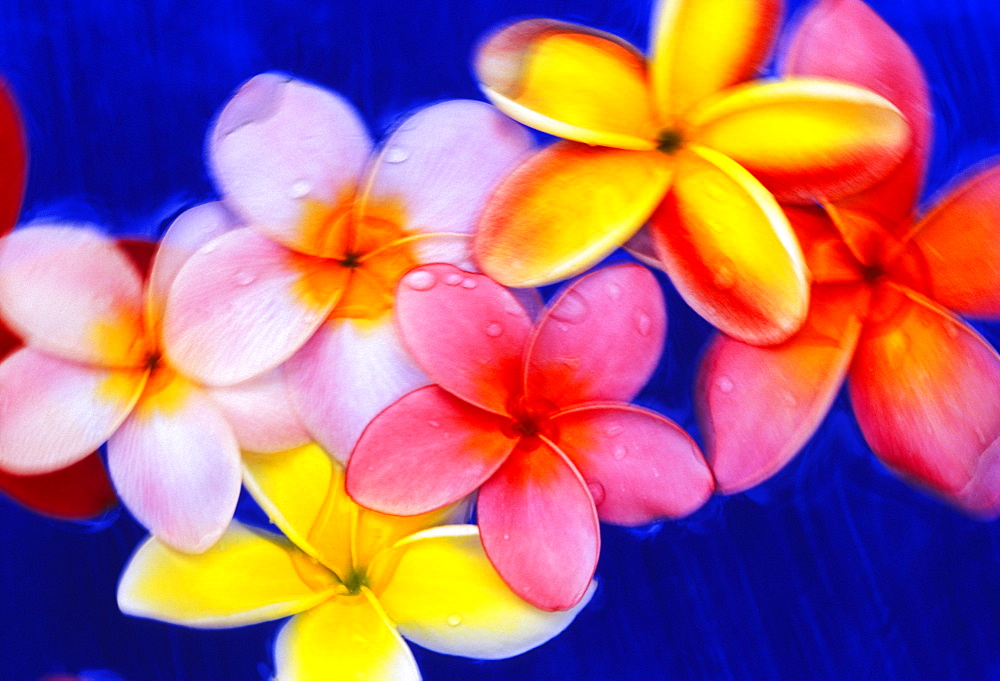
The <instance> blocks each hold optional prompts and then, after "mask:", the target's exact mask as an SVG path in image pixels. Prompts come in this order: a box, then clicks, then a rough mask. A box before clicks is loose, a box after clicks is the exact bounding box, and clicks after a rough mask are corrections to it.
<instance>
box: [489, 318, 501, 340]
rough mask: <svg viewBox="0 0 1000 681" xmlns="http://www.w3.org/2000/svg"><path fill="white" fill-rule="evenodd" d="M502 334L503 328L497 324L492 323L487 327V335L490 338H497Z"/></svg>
mask: <svg viewBox="0 0 1000 681" xmlns="http://www.w3.org/2000/svg"><path fill="white" fill-rule="evenodd" d="M502 334H503V327H502V326H501V325H500V324H499V323H497V322H492V323H490V324H489V325H488V326H487V327H486V335H487V336H489V337H490V338H497V337H498V336H500V335H502Z"/></svg>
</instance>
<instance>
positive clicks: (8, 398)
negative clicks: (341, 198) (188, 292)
mask: <svg viewBox="0 0 1000 681" xmlns="http://www.w3.org/2000/svg"><path fill="white" fill-rule="evenodd" d="M199 218H200V219H199V220H190V219H185V218H181V219H179V220H177V221H176V222H175V223H174V225H173V226H172V227H171V229H170V230H169V231H168V232H167V234H166V235H165V237H164V240H163V243H162V245H161V246H160V248H159V250H158V252H157V255H156V256H155V258H154V261H153V264H152V268H151V272H150V275H149V277H148V279H147V280H145V281H144V280H143V278H142V276H141V275H140V273H139V272H138V271H137V270H136V268H135V266H134V265H133V264H132V262H131V261H130V260H129V258H128V256H127V255H126V254H125V252H124V251H123V250H121V249H120V248H119V247H118V246H117V245H116V243H115V241H114V240H113V239H111V238H110V237H108V236H106V235H104V234H102V233H101V232H99V231H97V230H95V229H93V228H89V227H86V226H80V225H64V224H39V225H35V226H29V227H27V228H25V229H21V230H19V231H16V232H14V233H13V234H11V235H10V236H7V237H5V238H4V239H3V241H2V242H0V311H2V313H3V315H4V319H5V321H6V322H7V323H8V324H9V325H10V326H11V328H13V329H14V330H15V331H16V332H17V333H18V334H20V335H21V336H22V337H23V338H24V339H25V347H24V348H22V349H20V350H18V351H17V352H15V353H13V354H12V355H10V356H9V357H8V358H7V359H5V360H4V361H3V362H2V363H0V422H2V423H3V429H2V430H0V467H2V468H4V469H6V470H9V471H12V472H15V473H23V474H37V473H45V472H49V471H55V470H60V469H63V468H66V467H67V466H70V465H72V464H74V463H75V462H77V461H80V460H81V459H83V458H84V457H85V456H87V455H88V454H89V453H91V452H92V451H93V450H94V449H95V448H96V447H98V446H100V445H101V444H102V443H104V442H105V441H106V442H107V443H108V448H107V449H108V464H109V469H110V472H111V478H112V480H113V481H114V483H115V487H116V488H117V490H118V494H119V496H120V497H121V498H122V501H124V502H125V504H126V505H127V506H128V508H129V509H130V510H131V511H132V513H133V514H134V515H135V517H136V519H137V520H138V521H139V522H141V523H142V524H143V525H145V526H146V527H148V528H149V529H150V530H151V531H152V532H153V533H154V534H156V535H157V536H158V537H159V538H160V539H162V540H163V541H164V542H166V543H168V544H170V545H171V546H174V547H176V548H178V549H180V550H184V551H190V552H199V551H204V550H205V549H207V548H208V547H210V546H211V545H212V544H214V543H215V541H216V540H218V538H219V537H220V536H221V535H222V533H223V531H224V530H225V529H226V526H227V525H228V523H229V521H230V520H231V519H232V516H233V511H234V510H235V508H236V501H237V498H238V496H239V490H240V448H241V446H242V447H243V448H244V449H248V450H253V451H259V452H268V451H279V450H283V449H288V448H289V447H292V446H296V445H300V444H302V443H303V442H306V441H308V435H307V434H306V433H305V431H304V429H303V428H302V426H301V424H300V423H299V421H298V419H297V418H296V417H295V414H294V412H293V410H292V409H291V407H290V404H289V403H288V400H287V397H286V392H285V386H284V381H283V378H282V376H281V375H280V373H278V372H272V373H270V374H268V375H263V376H261V377H259V378H257V379H255V380H254V381H252V382H247V383H244V384H241V385H238V386H233V387H232V388H229V389H227V390H207V389H205V388H204V387H203V386H201V385H199V384H198V382H197V381H196V380H193V379H191V378H190V377H188V376H186V375H185V374H184V373H183V372H180V371H178V370H177V368H176V367H175V366H173V365H172V364H171V363H170V362H169V361H168V360H166V359H165V357H164V355H165V350H166V349H167V347H166V346H165V344H164V341H163V338H162V337H161V334H160V319H161V316H162V309H163V299H164V293H165V291H166V290H167V288H168V287H169V285H170V282H171V281H172V279H173V276H174V275H175V274H176V272H177V270H178V269H179V267H180V266H181V264H182V263H183V262H184V260H185V259H186V258H187V257H189V256H190V254H191V253H192V252H193V251H194V250H196V249H197V248H198V247H199V246H200V245H201V243H203V242H204V239H205V238H207V237H208V236H210V235H211V231H210V230H208V231H206V229H205V227H206V225H215V228H216V229H217V230H219V231H222V230H224V229H226V223H227V218H226V213H225V210H224V209H223V208H222V207H221V206H219V205H218V204H215V205H206V206H203V207H202V208H201V209H200V215H199Z"/></svg>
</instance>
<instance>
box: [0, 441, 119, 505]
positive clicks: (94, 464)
mask: <svg viewBox="0 0 1000 681" xmlns="http://www.w3.org/2000/svg"><path fill="white" fill-rule="evenodd" d="M0 491H2V492H3V493H4V494H6V495H7V496H9V497H10V498H11V499H13V500H14V501H16V502H17V503H19V504H21V505H22V506H24V507H25V508H28V509H31V510H32V511H34V512H36V513H41V514H42V515H47V516H50V517H52V518H59V519H60V520H86V519H87V518H93V517H95V516H98V515H101V514H102V513H104V512H105V511H107V510H108V509H109V508H111V507H112V506H114V505H116V504H117V503H118V497H117V495H115V490H114V488H113V487H112V486H111V481H110V480H109V479H108V473H107V471H106V470H105V468H104V463H103V462H102V461H101V457H100V456H99V455H98V454H97V453H96V452H95V453H94V454H91V455H90V456H88V457H86V458H84V459H81V460H80V461H77V462H76V463H75V464H73V465H72V466H68V467H67V468H63V469H61V470H58V471H54V472H52V473H43V474H42V475H12V474H10V473H4V472H3V471H0Z"/></svg>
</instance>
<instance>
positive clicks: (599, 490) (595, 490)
mask: <svg viewBox="0 0 1000 681" xmlns="http://www.w3.org/2000/svg"><path fill="white" fill-rule="evenodd" d="M587 489H589V490H590V496H591V497H592V498H593V500H594V506H600V505H601V503H602V502H603V501H604V497H605V492H604V485H602V484H601V483H599V482H588V483H587Z"/></svg>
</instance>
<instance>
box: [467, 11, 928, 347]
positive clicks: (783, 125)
mask: <svg viewBox="0 0 1000 681" xmlns="http://www.w3.org/2000/svg"><path fill="white" fill-rule="evenodd" d="M780 10H781V2H780V1H779V0H664V1H663V2H661V3H659V6H658V11H657V12H656V13H655V17H654V21H653V27H652V35H651V41H650V42H651V44H652V49H651V53H650V55H649V58H648V59H646V58H644V57H643V55H642V54H641V53H640V52H638V51H637V50H636V49H635V48H634V47H632V46H631V45H629V44H628V43H626V42H624V41H622V40H620V39H618V38H616V37H615V36H612V35H609V34H606V33H602V32H600V31H595V30H592V29H589V28H586V27H583V26H578V25H574V24H568V23H563V22H558V21H552V20H549V19H531V20H527V21H521V22H518V23H515V24H513V25H511V26H508V27H506V28H504V29H502V30H500V31H498V32H497V33H495V34H493V35H492V36H490V37H489V38H488V39H487V40H486V41H485V42H484V43H483V44H482V46H481V47H480V48H479V51H478V53H477V55H476V63H475V69H476V74H477V76H478V78H479V81H480V85H481V87H482V89H483V91H484V93H485V94H486V96H487V97H488V98H489V99H490V100H491V101H492V102H493V103H494V104H496V105H497V106H498V107H499V108H500V109H501V110H503V111H504V112H505V113H507V114H508V115H510V116H512V117H513V118H515V119H517V120H519V121H521V122H522V123H525V124H527V125H530V126H532V127H535V128H538V129H539V130H542V131H544V132H547V133H551V134H553V135H557V136H559V137H563V138H565V140H564V141H560V142H557V143H555V144H554V145H552V146H550V147H548V148H547V149H545V150H543V151H541V152H540V153H538V154H536V155H535V156H534V157H532V158H531V159H529V160H528V161H526V162H525V163H523V164H522V165H521V166H519V167H518V168H517V169H516V170H515V171H514V172H513V174H512V175H510V177H508V178H507V180H506V181H505V182H504V183H503V184H501V186H500V187H499V189H498V190H497V192H496V193H495V194H494V196H493V199H492V201H491V203H490V205H489V206H488V207H487V210H486V212H485V213H484V215H483V217H482V220H481V222H480V224H479V232H478V234H477V238H476V243H475V252H476V257H477V258H478V262H479V265H480V267H481V268H482V269H483V271H484V272H486V273H487V274H489V275H490V276H491V277H493V278H494V279H496V280H497V281H499V282H500V283H503V284H506V285H509V286H537V285H541V284H546V283H550V282H553V281H556V280H559V279H564V278H566V277H569V276H571V275H574V274H576V273H578V272H581V271H583V270H585V269H587V268H588V267H590V266H591V265H593V264H594V263H596V262H597V261H598V260H600V259H601V258H603V257H604V256H606V255H607V254H608V253H610V252H611V251H612V250H614V249H615V248H617V247H618V246H620V245H622V244H623V243H624V242H625V241H626V240H628V239H629V237H631V236H632V235H633V234H635V232H636V230H638V229H639V227H640V226H642V224H643V223H644V222H646V221H647V220H649V219H652V223H651V228H652V234H653V237H654V239H655V246H656V252H657V255H658V258H659V260H660V261H661V262H662V265H663V267H664V268H665V269H666V271H667V272H668V274H669V275H670V276H671V278H672V279H673V282H674V284H675V285H676V286H677V288H678V290H679V291H680V293H681V295H683V296H684V298H685V299H686V300H687V301H688V303H689V304H690V305H691V306H692V307H693V308H695V310H696V311H698V312H699V313H700V314H701V315H703V316H704V317H706V318H707V319H708V320H709V321H710V322H712V323H713V324H714V325H716V326H717V327H719V329H721V330H722V331H725V332H726V333H728V334H731V335H733V336H735V337H738V338H740V339H741V340H745V341H747V342H751V343H755V344H769V343H777V342H780V341H782V340H784V339H786V338H788V337H789V336H790V335H791V334H793V333H794V332H795V331H796V330H797V329H798V328H799V326H800V325H801V324H802V322H803V320H804V319H805V316H806V311H807V309H808V296H809V281H808V274H807V271H806V267H805V263H804V260H803V257H802V252H801V250H800V249H799V246H798V244H797V243H796V241H795V235H794V234H793V232H792V230H791V228H790V226H789V224H788V220H787V219H786V218H785V216H784V214H783V213H782V211H781V209H780V208H779V206H778V203H777V202H776V200H775V195H776V196H777V197H778V198H779V199H782V200H792V201H795V202H807V201H809V200H811V199H812V198H814V197H824V198H828V199H829V198H836V197H840V196H844V195H847V194H850V193H853V192H857V191H859V190H861V189H864V188H865V187H867V186H869V185H871V184H872V183H873V182H875V181H877V180H879V179H880V178H881V177H883V176H885V175H886V174H887V173H888V172H889V171H891V170H892V168H893V167H895V166H896V165H897V164H898V163H899V162H900V160H901V159H902V157H903V155H904V154H905V153H906V151H907V149H908V147H909V142H910V139H909V137H910V136H909V129H908V127H907V125H906V122H905V121H904V119H903V117H902V116H901V114H900V113H899V111H898V110H897V109H896V107H894V106H893V105H892V104H890V103H889V102H888V101H886V100H885V99H884V98H882V97H880V96H878V95H875V94H873V93H872V92H869V91H868V90H863V89H861V88H859V87H856V86H852V85H847V84H844V83H839V82H834V81H828V80H820V79H815V78H792V79H783V80H749V79H751V78H752V77H753V76H754V75H755V74H756V73H757V72H758V70H759V69H760V67H761V65H762V64H763V63H764V62H765V60H766V58H767V57H768V54H769V53H770V50H771V45H772V43H773V40H774V37H775V34H776V32H777V29H778V26H779V23H780V21H779V15H780ZM772 192H773V193H774V194H772Z"/></svg>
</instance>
